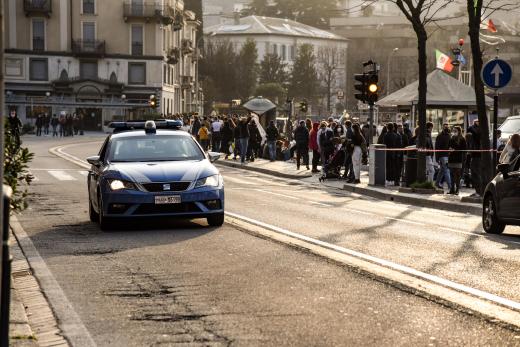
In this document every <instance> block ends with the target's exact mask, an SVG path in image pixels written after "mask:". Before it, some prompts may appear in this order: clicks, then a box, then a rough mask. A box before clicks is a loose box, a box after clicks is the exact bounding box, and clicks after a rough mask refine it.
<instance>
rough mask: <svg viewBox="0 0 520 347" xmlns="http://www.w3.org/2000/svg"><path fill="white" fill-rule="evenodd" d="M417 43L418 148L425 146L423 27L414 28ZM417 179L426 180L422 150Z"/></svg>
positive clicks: (425, 85)
mask: <svg viewBox="0 0 520 347" xmlns="http://www.w3.org/2000/svg"><path fill="white" fill-rule="evenodd" d="M415 32H416V34H417V43H418V47H417V48H418V55H419V56H418V63H419V101H418V103H417V112H418V115H419V117H418V118H419V130H420V131H419V143H418V148H425V147H426V94H427V91H428V86H427V83H426V77H427V76H428V72H427V66H426V63H427V60H426V59H427V58H426V41H427V40H428V35H427V33H426V30H425V29H424V27H422V28H416V29H415ZM417 181H418V182H424V181H426V156H425V153H424V152H419V153H418V155H417Z"/></svg>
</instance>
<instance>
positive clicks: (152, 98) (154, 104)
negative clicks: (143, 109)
mask: <svg viewBox="0 0 520 347" xmlns="http://www.w3.org/2000/svg"><path fill="white" fill-rule="evenodd" d="M148 105H149V106H150V107H151V108H153V109H156V108H157V97H156V96H155V95H153V94H152V95H150V100H149V101H148Z"/></svg>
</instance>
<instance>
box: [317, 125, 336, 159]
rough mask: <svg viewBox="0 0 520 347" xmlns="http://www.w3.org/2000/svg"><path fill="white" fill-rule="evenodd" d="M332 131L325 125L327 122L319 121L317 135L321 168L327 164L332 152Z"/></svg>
mask: <svg viewBox="0 0 520 347" xmlns="http://www.w3.org/2000/svg"><path fill="white" fill-rule="evenodd" d="M333 138H334V132H333V131H332V129H331V128H329V127H328V126H327V122H321V124H320V130H319V135H318V145H319V147H320V152H321V153H320V154H321V165H322V169H323V168H324V167H325V164H328V162H329V159H330V157H331V156H332V155H333V154H334V142H333V141H332V139H333Z"/></svg>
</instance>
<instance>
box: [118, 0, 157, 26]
mask: <svg viewBox="0 0 520 347" xmlns="http://www.w3.org/2000/svg"><path fill="white" fill-rule="evenodd" d="M123 17H124V20H125V22H127V21H130V20H133V21H145V22H149V21H150V20H161V18H162V17H163V10H162V7H161V6H160V5H159V4H155V3H147V2H145V3H142V4H135V3H132V2H131V1H127V2H125V3H124V4H123Z"/></svg>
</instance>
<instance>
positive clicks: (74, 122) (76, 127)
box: [72, 113, 79, 135]
mask: <svg viewBox="0 0 520 347" xmlns="http://www.w3.org/2000/svg"><path fill="white" fill-rule="evenodd" d="M72 129H73V133H74V135H78V134H79V117H78V115H77V114H75V113H74V115H73V116H72Z"/></svg>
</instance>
